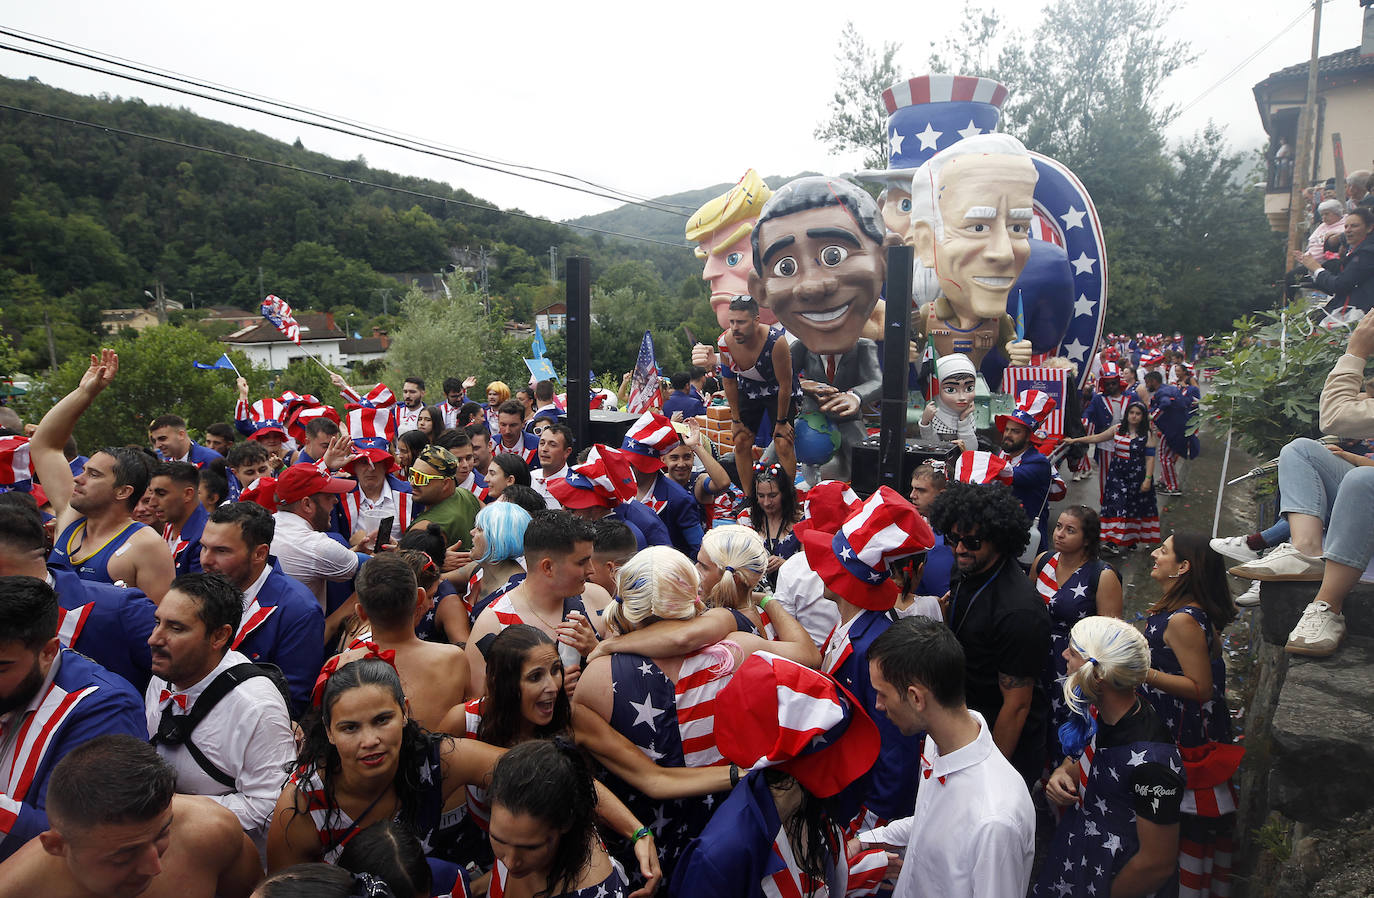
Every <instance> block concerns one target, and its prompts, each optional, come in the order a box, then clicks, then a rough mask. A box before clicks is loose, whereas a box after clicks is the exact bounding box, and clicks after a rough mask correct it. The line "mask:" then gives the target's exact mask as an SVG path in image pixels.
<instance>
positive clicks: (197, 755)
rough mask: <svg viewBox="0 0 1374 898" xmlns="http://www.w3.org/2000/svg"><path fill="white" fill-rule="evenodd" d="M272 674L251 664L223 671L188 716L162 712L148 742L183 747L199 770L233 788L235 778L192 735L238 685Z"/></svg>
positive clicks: (237, 665) (170, 710)
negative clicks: (206, 752)
mask: <svg viewBox="0 0 1374 898" xmlns="http://www.w3.org/2000/svg"><path fill="white" fill-rule="evenodd" d="M268 676H270V674H269V673H268V672H267V671H266V670H263V669H262V668H261V667H259V666H258V665H256V664H254V663H253V662H251V661H249V662H246V663H244V664H236V665H234V666H233V667H231V668H229V669H228V670H224V671H221V672H220V674H219V676H217V677H215V678H214V680H212V681H211V682H210V685H209V686H206V687H205V691H204V692H202V693H201V694H200V696H199V697H198V698H197V699H196V702H195V704H193V705H192V706H191V709H190V710H189V711H187V712H186V713H185V714H173V713H172V709H171V707H170V706H169V707H167V708H165V709H163V712H162V717H161V718H160V719H159V720H158V724H157V732H156V733H155V734H154V735H153V738H152V739H149V740H148V741H149V742H151V743H152V744H153V745H173V746H175V745H184V746H185V747H186V750H187V751H188V752H189V753H190V755H191V757H192V758H193V759H194V760H195V762H196V763H197V764H198V765H200V769H201V770H203V771H205V773H206V774H208V775H209V776H210V777H211V778H213V779H214V780H215V781H216V782H218V783H221V784H222V785H224V786H227V787H229V788H231V789H232V788H233V787H234V784H235V782H234V778H233V777H232V776H230V775H229V774H227V773H225V772H224V771H223V770H220V769H219V767H217V766H215V764H214V763H213V762H211V761H210V759H209V758H207V757H205V754H204V753H203V752H202V751H201V750H200V749H199V748H197V747H196V745H195V743H194V742H192V741H191V734H192V733H193V732H195V729H196V727H197V726H199V725H200V722H201V721H202V720H204V719H205V718H206V717H207V716H209V714H210V712H211V711H213V710H214V708H215V705H217V704H219V703H220V701H221V700H222V699H223V698H224V697H225V696H226V695H228V694H229V693H230V692H232V691H234V689H236V688H237V687H238V686H239V684H241V683H244V682H246V681H248V680H251V679H252V678H253V677H268Z"/></svg>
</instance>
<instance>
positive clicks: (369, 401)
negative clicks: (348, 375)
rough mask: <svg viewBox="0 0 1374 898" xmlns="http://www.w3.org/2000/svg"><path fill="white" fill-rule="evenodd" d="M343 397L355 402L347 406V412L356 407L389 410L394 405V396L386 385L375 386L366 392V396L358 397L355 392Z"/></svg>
mask: <svg viewBox="0 0 1374 898" xmlns="http://www.w3.org/2000/svg"><path fill="white" fill-rule="evenodd" d="M344 396H345V397H347V398H349V399H354V400H356V401H355V402H350V403H349V404H348V405H347V408H348V410H349V411H352V410H353V409H354V408H356V407H358V406H363V407H364V408H391V407H392V406H393V405H395V404H396V394H395V393H393V392H391V388H390V387H388V386H387V385H386V384H377V385H376V386H375V387H373V388H372V389H371V390H369V391H368V392H367V395H366V396H360V395H359V394H358V393H357V392H353V391H350V392H346V393H344Z"/></svg>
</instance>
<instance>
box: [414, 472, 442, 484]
mask: <svg viewBox="0 0 1374 898" xmlns="http://www.w3.org/2000/svg"><path fill="white" fill-rule="evenodd" d="M444 476H445V475H443V474H426V473H425V472H424V471H417V470H415V469H414V468H411V469H410V476H409V478H408V479H409V480H410V482H411V484H413V485H414V486H424V485H425V484H427V483H430V482H431V481H434V480H443V479H444Z"/></svg>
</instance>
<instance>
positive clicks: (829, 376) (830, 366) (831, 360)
mask: <svg viewBox="0 0 1374 898" xmlns="http://www.w3.org/2000/svg"><path fill="white" fill-rule="evenodd" d="M837 361H838V358H837V357H836V356H833V355H828V356H826V357H825V379H826V380H827V381H829V382H830V383H832V384H833V383H834V382H835V365H836V363H837Z"/></svg>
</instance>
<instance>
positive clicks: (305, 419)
mask: <svg viewBox="0 0 1374 898" xmlns="http://www.w3.org/2000/svg"><path fill="white" fill-rule="evenodd" d="M281 401H282V404H283V405H285V406H286V418H285V420H286V432H287V433H289V434H290V435H291V438H292V439H293V440H295V441H296V442H297V443H300V444H304V443H305V440H306V437H307V434H306V432H305V426H306V425H307V424H309V423H310V422H311V421H314V420H315V419H317V418H328V419H329V420H330V421H333V422H334V423H335V424H338V423H340V422H339V413H338V412H337V411H335V410H334V409H333V408H332V407H330V406H328V405H325V404H324V403H323V402H321V401H320V400H319V398H318V397H315V396H311V395H309V394H306V395H305V396H302V395H300V394H299V393H293V392H291V391H290V390H287V391H286V392H285V393H282V394H281Z"/></svg>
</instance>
